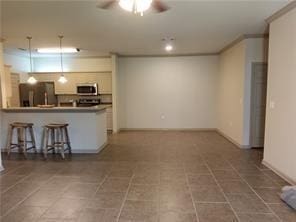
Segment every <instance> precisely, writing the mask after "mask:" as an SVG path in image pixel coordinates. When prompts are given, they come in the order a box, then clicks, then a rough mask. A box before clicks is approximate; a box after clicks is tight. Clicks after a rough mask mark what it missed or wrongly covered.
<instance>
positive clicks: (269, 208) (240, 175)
mask: <svg viewBox="0 0 296 222" xmlns="http://www.w3.org/2000/svg"><path fill="white" fill-rule="evenodd" d="M226 162H227V163H228V164H229V165H230V166H231V168H232V169H233V170H234V171H235V172H236V173H237V175H238V176H239V177H240V178H241V180H242V181H244V182H245V183H246V184H247V185H248V186H249V188H250V189H251V190H252V191H253V192H254V193H255V195H256V196H257V197H258V198H259V199H260V200H261V201H262V202H263V203H264V205H265V206H266V207H267V208H268V209H269V210H270V212H271V213H272V214H273V215H274V216H275V217H276V218H277V219H278V220H279V221H282V219H281V218H280V217H279V216H278V215H277V214H276V213H275V212H274V211H273V210H272V209H271V208H270V206H269V205H268V204H267V203H266V202H265V201H264V200H263V198H261V196H260V195H259V194H258V193H257V192H256V191H255V190H254V188H253V187H252V186H251V185H250V184H249V183H248V182H247V181H246V180H245V179H244V178H243V177H242V176H241V175H240V173H239V172H238V171H237V170H236V169H235V167H234V166H232V164H231V163H230V162H229V161H228V160H226Z"/></svg>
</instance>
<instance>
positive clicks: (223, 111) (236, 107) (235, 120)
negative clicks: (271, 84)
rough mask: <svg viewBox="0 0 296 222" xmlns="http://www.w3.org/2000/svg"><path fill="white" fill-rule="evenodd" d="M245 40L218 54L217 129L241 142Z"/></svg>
mask: <svg viewBox="0 0 296 222" xmlns="http://www.w3.org/2000/svg"><path fill="white" fill-rule="evenodd" d="M245 48H246V44H245V41H241V42H239V43H238V44H236V45H235V46H233V47H232V48H230V49H228V50H227V51H225V52H223V53H222V54H221V55H220V66H219V87H218V90H219V91H218V129H219V130H220V131H221V132H222V133H223V134H225V135H227V136H228V137H230V138H231V139H232V140H234V141H235V142H236V143H238V144H243V95H244V74H245V59H246V55H245V50H246V49H245Z"/></svg>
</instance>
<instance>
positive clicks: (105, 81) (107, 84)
mask: <svg viewBox="0 0 296 222" xmlns="http://www.w3.org/2000/svg"><path fill="white" fill-rule="evenodd" d="M64 75H65V77H66V78H67V80H68V81H67V82H66V83H64V84H62V83H60V82H59V81H58V79H59V77H60V73H35V74H34V77H35V78H36V79H37V80H38V81H40V82H52V81H53V82H54V83H55V94H76V85H77V84H78V83H98V85H99V93H100V94H112V77H111V73H108V72H107V73H65V74H64Z"/></svg>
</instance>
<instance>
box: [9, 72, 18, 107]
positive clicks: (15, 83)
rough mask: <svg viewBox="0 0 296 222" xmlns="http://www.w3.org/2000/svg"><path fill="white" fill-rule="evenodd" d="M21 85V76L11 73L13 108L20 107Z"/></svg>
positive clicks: (11, 100)
mask: <svg viewBox="0 0 296 222" xmlns="http://www.w3.org/2000/svg"><path fill="white" fill-rule="evenodd" d="M19 84H20V74H18V73H11V91H12V96H11V99H10V106H11V107H19V106H20V91H19Z"/></svg>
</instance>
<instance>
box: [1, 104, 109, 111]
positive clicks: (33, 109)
mask: <svg viewBox="0 0 296 222" xmlns="http://www.w3.org/2000/svg"><path fill="white" fill-rule="evenodd" d="M109 107H111V105H97V106H92V107H53V108H39V107H10V108H3V109H1V110H2V111H3V112H34V113H35V112H36V113H41V112H80V113H84V112H86V113H88V112H99V111H101V110H105V109H107V108H109Z"/></svg>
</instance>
